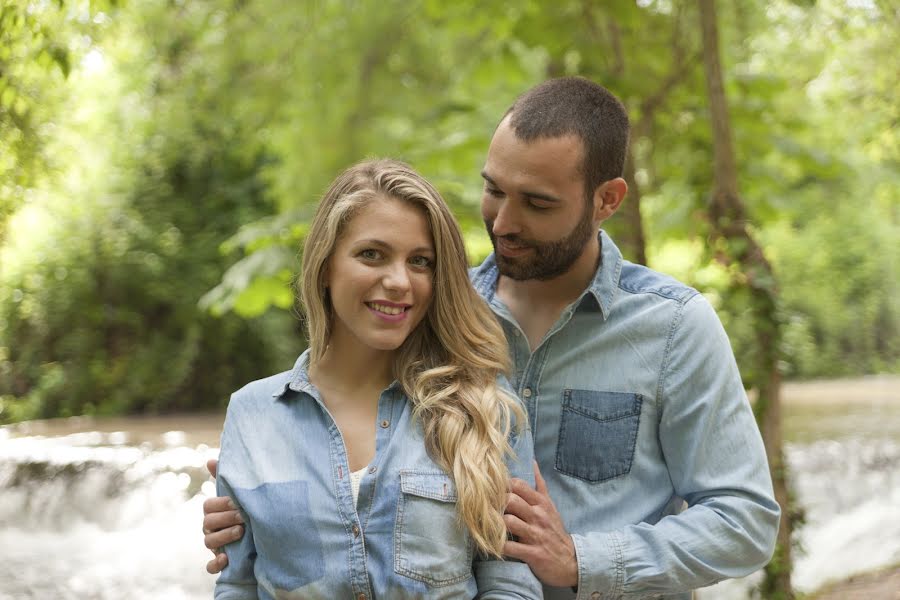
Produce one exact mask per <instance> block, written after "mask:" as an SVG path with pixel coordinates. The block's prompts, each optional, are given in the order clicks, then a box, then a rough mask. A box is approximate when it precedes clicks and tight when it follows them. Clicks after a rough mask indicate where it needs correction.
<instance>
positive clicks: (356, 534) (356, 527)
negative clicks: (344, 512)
mask: <svg viewBox="0 0 900 600" xmlns="http://www.w3.org/2000/svg"><path fill="white" fill-rule="evenodd" d="M350 531H352V532H353V537H359V525H357V524H356V523H354V524H353V527H351V528H350Z"/></svg>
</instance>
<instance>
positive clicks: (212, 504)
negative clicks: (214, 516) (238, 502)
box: [203, 496, 237, 515]
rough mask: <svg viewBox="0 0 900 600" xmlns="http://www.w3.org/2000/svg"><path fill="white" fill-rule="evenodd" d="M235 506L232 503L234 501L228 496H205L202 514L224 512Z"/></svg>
mask: <svg viewBox="0 0 900 600" xmlns="http://www.w3.org/2000/svg"><path fill="white" fill-rule="evenodd" d="M236 508H237V506H235V505H234V502H232V500H231V498H229V497H228V496H216V497H214V498H207V499H206V500H204V501H203V514H204V515H208V514H211V513H219V512H225V511H229V510H234V509H236Z"/></svg>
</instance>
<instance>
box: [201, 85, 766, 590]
mask: <svg viewBox="0 0 900 600" xmlns="http://www.w3.org/2000/svg"><path fill="white" fill-rule="evenodd" d="M627 144H628V119H627V116H626V113H625V109H624V107H623V106H622V104H621V103H620V102H619V101H618V100H617V99H616V98H615V96H613V95H612V94H611V93H609V92H608V91H607V90H605V89H604V88H602V87H601V86H599V85H596V84H594V83H591V82H589V81H587V80H585V79H581V78H563V79H554V80H550V81H547V82H545V83H543V84H541V85H539V86H537V87H535V88H533V89H531V90H529V91H528V92H526V93H525V94H524V95H523V96H521V97H520V98H519V99H518V100H517V101H516V103H515V104H513V106H512V107H511V108H510V109H509V111H507V113H506V115H504V117H503V119H502V120H501V122H500V124H499V125H498V127H497V130H496V131H495V133H494V136H493V139H492V140H491V145H490V149H489V150H488V156H487V161H486V163H485V166H484V170H483V172H482V177H483V178H484V182H485V184H484V196H483V199H482V215H483V216H484V220H485V225H486V227H487V230H488V234H489V235H490V237H491V241H492V242H493V245H494V254H493V255H491V256H489V257H488V258H487V260H485V261H484V263H483V264H482V265H481V266H479V267H477V268H475V269H473V270H472V272H471V278H472V282H473V284H474V285H475V287H476V289H477V290H478V292H479V293H480V294H481V295H482V296H483V297H484V299H485V300H486V301H487V302H488V304H489V305H490V306H491V308H492V309H493V310H494V312H495V314H496V315H497V316H498V318H499V319H500V321H501V323H502V324H503V327H504V330H505V331H506V334H507V338H508V340H509V345H510V352H511V353H512V357H513V362H514V369H515V372H514V373H513V374H512V377H511V380H512V382H513V385H514V386H515V387H516V390H517V392H518V393H519V396H520V397H521V398H522V400H523V402H524V403H525V405H526V407H527V409H528V414H529V418H530V426H531V430H532V433H533V435H534V443H535V456H536V459H537V463H538V466H536V468H535V476H536V481H537V487H536V489H535V488H531V487H530V486H528V485H527V484H525V483H524V482H522V481H520V480H513V482H512V483H511V492H510V495H509V502H508V506H507V514H506V515H505V519H506V523H507V527H508V528H509V531H510V533H511V534H513V535H514V536H515V538H514V541H510V542H508V543H507V545H506V549H505V553H506V555H507V556H509V557H512V558H517V559H521V560H524V561H525V562H527V563H528V565H529V566H530V567H531V568H532V570H533V571H534V573H535V574H536V575H537V576H538V578H540V579H541V581H542V582H543V583H544V593H545V597H547V598H552V599H555V598H573V597H575V598H578V599H579V600H581V599H591V600H601V599H607V600H609V599H612V598H647V597H652V598H672V599H675V598H678V599H681V598H689V597H690V590H693V589H696V588H699V587H704V586H707V585H711V584H713V583H716V582H717V581H721V580H722V579H726V578H731V577H740V576H743V575H746V574H748V573H750V572H752V571H754V570H756V569H758V568H759V567H761V566H762V565H764V564H765V563H766V562H767V561H768V560H769V558H770V557H771V555H772V552H773V549H774V544H775V535H776V532H777V528H778V519H779V515H780V511H779V507H778V505H777V504H776V503H775V501H774V499H773V493H772V486H771V480H770V477H769V472H768V467H767V465H766V458H765V451H764V448H763V445H762V440H761V438H760V435H759V431H758V429H757V427H756V423H755V421H754V418H753V414H752V411H751V410H750V406H749V404H748V402H747V399H746V396H745V394H744V390H743V386H742V384H741V380H740V375H739V373H738V370H737V366H736V364H735V361H734V356H733V354H732V351H731V347H730V345H729V343H728V339H727V337H726V335H725V332H724V330H723V329H722V326H721V324H720V323H719V320H718V318H717V317H716V315H715V313H714V311H713V310H712V308H711V307H710V306H709V304H708V303H707V302H706V300H705V299H704V298H703V296H701V295H700V294H699V293H698V292H697V291H696V290H693V289H691V288H689V287H687V286H684V285H683V284H680V283H678V282H677V281H675V280H673V279H671V278H669V277H666V276H664V275H661V274H659V273H656V272H654V271H651V270H650V269H647V268H645V267H642V266H639V265H634V264H631V263H629V262H627V261H624V260H623V259H622V255H621V253H620V252H619V250H618V249H617V248H616V246H615V244H614V243H613V242H612V240H611V239H610V238H609V237H608V236H607V235H606V234H605V233H604V232H602V231H600V232H599V234H598V229H599V227H600V224H602V222H603V221H605V220H606V219H608V218H609V217H610V216H612V215H613V214H614V213H615V212H616V210H617V209H618V208H619V205H620V203H621V202H622V199H623V198H624V196H625V192H626V191H627V186H626V183H625V181H624V180H623V179H622V177H621V174H622V169H623V165H624V159H625V151H626V147H627ZM226 502H227V499H224V498H217V499H211V500H208V501H207V504H206V505H205V507H204V509H205V511H206V512H207V513H209V514H207V516H206V518H205V520H204V527H205V530H206V531H213V533H210V534H208V535H207V536H206V540H205V541H206V545H207V547H209V548H217V547H220V546H222V545H223V544H225V543H227V542H229V541H231V540H234V539H237V538H238V537H240V535H241V533H242V531H241V529H240V528H239V527H231V528H230V529H227V530H222V531H220V530H221V529H222V528H223V527H228V526H231V525H235V524H236V523H239V521H238V520H237V519H238V518H239V517H238V516H237V514H236V512H235V511H225V512H215V511H222V510H223V509H224V508H225V503H226ZM685 505H686V508H684V507H685ZM223 566H224V560H223V559H222V557H221V556H220V557H217V559H215V560H213V561H211V562H210V564H209V565H208V566H207V569H208V570H209V571H210V572H217V571H219V570H221V569H222V567H223Z"/></svg>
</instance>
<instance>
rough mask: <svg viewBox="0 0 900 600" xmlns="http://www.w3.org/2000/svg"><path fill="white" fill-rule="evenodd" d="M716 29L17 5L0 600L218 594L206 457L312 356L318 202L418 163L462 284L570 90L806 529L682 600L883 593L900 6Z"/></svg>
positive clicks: (893, 518) (631, 7)
mask: <svg viewBox="0 0 900 600" xmlns="http://www.w3.org/2000/svg"><path fill="white" fill-rule="evenodd" d="M711 5H712V2H710V1H709V0H699V1H695V0H638V1H636V2H634V1H629V0H617V1H615V2H603V3H600V2H590V1H588V0H554V1H552V2H550V1H538V0H532V1H523V2H517V3H508V2H499V1H484V0H482V1H479V2H475V1H471V0H458V1H455V2H444V1H438V0H402V1H400V0H379V1H377V2H376V1H374V0H356V1H351V0H309V1H304V2H294V1H287V0H231V1H227V0H220V1H214V0H190V1H188V0H180V1H179V0H159V1H154V2H123V1H113V0H105V1H104V0H97V1H94V0H91V1H88V0H35V1H27V0H0V424H2V425H3V426H2V428H0V600H6V599H12V598H16V599H19V598H49V597H53V598H88V599H107V598H110V599H112V598H122V597H128V598H134V599H138V600H142V599H151V598H166V599H180V598H184V599H191V600H193V599H195V598H206V597H209V596H210V594H211V590H212V585H213V581H214V578H213V577H211V576H209V575H207V574H206V573H205V571H204V564H205V562H206V560H207V559H208V558H209V557H211V555H208V553H207V551H206V550H205V549H204V548H203V546H202V540H201V533H200V525H201V523H200V520H201V517H200V513H201V508H200V507H201V504H202V500H203V498H204V495H205V494H208V493H210V492H211V485H210V484H209V483H208V481H207V479H208V476H207V475H206V474H205V468H204V463H205V460H206V458H207V457H210V456H215V454H216V447H217V445H218V435H219V432H220V428H221V423H222V418H223V416H224V407H225V405H226V403H227V401H228V397H229V395H230V393H231V392H232V391H233V390H235V389H237V388H239V387H240V386H242V385H243V384H244V383H246V382H247V381H250V380H252V379H257V378H260V377H262V376H265V375H268V374H271V373H275V372H278V371H282V370H285V369H288V368H290V366H291V365H292V364H293V361H294V359H295V357H296V356H297V354H299V352H301V351H302V349H303V348H304V338H303V333H302V329H301V328H300V324H299V321H298V319H297V317H296V310H295V307H294V294H293V291H292V281H293V278H294V277H296V275H297V270H298V265H299V260H298V252H299V248H300V244H301V243H302V240H303V236H304V233H305V231H306V227H307V224H308V221H309V218H310V216H311V212H312V210H313V208H314V206H315V204H316V202H317V200H318V198H319V195H320V194H321V193H322V192H323V191H324V189H325V188H326V186H327V184H328V183H329V182H330V181H331V180H332V179H333V178H334V176H335V175H336V174H337V173H338V172H339V171H340V170H341V169H343V168H344V167H346V166H348V165H349V164H351V163H353V162H356V161H357V160H359V159H361V158H364V157H367V156H390V157H397V158H401V159H404V160H406V161H408V162H410V163H411V164H412V165H413V166H414V167H416V168H417V169H418V170H419V171H421V172H422V173H423V174H424V175H426V176H427V177H428V178H430V179H431V180H432V181H433V182H434V183H435V184H436V186H437V187H438V189H439V190H440V191H441V192H442V193H443V194H444V196H445V198H446V199H447V200H448V201H449V202H450V204H451V206H452V207H453V208H454V211H455V214H456V215H457V217H458V218H459V220H460V222H461V223H462V226H463V229H464V231H465V234H466V242H467V246H468V249H469V252H470V259H471V261H472V262H473V264H474V263H476V262H477V261H480V260H481V259H482V258H483V257H484V256H485V255H486V254H487V253H488V252H489V250H490V243H489V241H488V240H487V237H486V235H485V234H484V231H483V224H482V223H481V220H480V214H479V210H478V205H479V201H480V196H481V179H480V176H479V172H480V170H481V167H482V164H483V160H484V157H485V153H486V150H487V145H488V142H489V140H490V136H491V134H492V132H493V128H494V126H495V125H496V123H497V121H498V120H499V118H500V116H501V115H502V113H503V111H505V109H506V108H507V107H508V106H509V105H510V104H511V103H512V101H513V100H514V99H515V97H516V96H517V95H518V94H520V93H521V92H523V91H525V90H526V89H527V88H528V87H530V86H532V85H534V84H536V83H538V82H540V81H542V80H543V79H545V78H547V77H552V76H560V75H582V76H585V77H588V78H591V79H593V80H595V81H597V82H600V83H602V84H603V85H605V86H607V87H608V88H610V89H611V90H612V91H613V92H614V93H616V94H617V95H618V96H619V97H620V98H621V99H622V100H623V102H624V103H625V104H626V106H627V108H628V110H629V112H630V115H631V118H632V123H633V136H632V144H631V148H630V152H629V157H628V164H627V167H626V178H627V179H628V182H629V187H630V190H629V194H628V197H627V199H626V202H625V204H624V205H623V208H622V209H621V210H620V211H619V214H618V215H617V216H615V217H614V218H613V219H612V220H610V221H609V222H607V224H605V228H607V229H608V230H609V231H610V233H611V235H612V237H613V239H615V240H616V241H617V243H618V244H619V246H620V247H621V248H622V249H623V251H624V253H625V254H626V257H627V258H629V259H631V260H633V261H636V262H642V263H646V264H648V265H649V266H650V267H652V268H654V269H657V270H660V271H663V272H666V273H669V274H671V275H673V276H675V277H677V278H679V279H681V280H682V281H685V282H686V283H689V284H690V285H693V286H695V287H696V288H698V289H699V290H701V291H702V292H703V293H704V294H705V295H706V296H707V297H708V298H709V299H710V301H711V302H712V303H713V304H714V306H716V308H717V310H718V312H719V314H720V316H721V318H722V321H723V323H724V324H725V327H726V329H727V330H728V333H729V335H730V337H731V341H732V344H733V347H734V349H735V353H736V355H737V358H738V362H739V364H740V366H741V370H742V375H743V376H744V381H745V384H746V385H747V387H748V391H749V394H750V396H751V398H754V399H755V409H756V410H757V416H758V419H759V422H760V425H761V428H762V430H763V433H764V436H765V438H766V444H767V448H768V450H769V453H770V456H769V458H770V461H771V463H772V465H773V473H774V475H775V480H776V486H777V487H778V488H779V490H780V491H779V494H780V499H781V500H782V502H783V503H787V504H788V505H789V510H787V511H786V520H785V522H784V523H783V524H782V529H783V530H784V531H786V532H787V538H784V539H783V540H782V544H781V546H780V547H779V552H778V553H777V554H776V557H775V559H774V560H773V563H772V564H771V565H770V567H769V568H768V569H767V571H766V572H765V573H759V574H756V575H754V576H752V577H750V578H748V579H747V580H742V581H738V582H729V583H726V584H720V585H718V586H715V587H713V588H710V589H707V590H704V591H703V592H701V593H699V594H698V596H699V597H700V598H703V599H711V598H734V599H739V598H749V597H751V595H755V596H756V597H760V596H761V597H764V598H773V599H775V598H784V599H786V598H790V597H793V596H795V595H796V594H803V593H806V594H812V593H813V592H816V591H817V590H818V593H819V594H820V595H818V596H816V597H818V598H832V597H834V598H853V597H856V596H852V595H849V594H850V592H848V591H847V590H848V589H850V588H853V589H856V590H857V591H858V590H860V589H863V588H862V587H861V586H863V585H869V586H870V587H868V588H865V589H866V590H868V591H865V592H861V593H864V594H867V595H861V596H859V597H860V598H863V597H864V598H891V599H894V598H897V596H896V595H895V594H896V592H895V590H896V589H898V587H900V569H898V567H897V566H896V565H898V564H900V514H898V511H897V510H896V507H897V506H900V481H898V475H897V474H898V473H900V470H898V466H900V375H898V373H900V335H898V334H900V301H898V294H900V289H898V287H900V277H898V271H900V267H898V265H900V243H898V241H897V240H898V239H900V168H898V167H900V108H898V106H900V104H898V102H897V98H898V97H900V77H898V70H897V57H898V36H897V32H898V31H900V4H898V2H896V0H772V1H769V2H755V3H750V2H738V3H719V5H718V7H717V8H718V10H717V13H715V14H714V13H712V12H711V8H710V7H711ZM711 40H712V41H715V42H717V46H716V45H715V44H713V43H711ZM715 65H718V66H719V70H718V73H719V77H720V78H721V82H722V83H723V86H721V87H720V88H718V91H717V89H716V86H715V85H710V84H711V82H713V81H714V80H715V73H716V70H715V69H714V68H713V67H714V66H715ZM716 107H719V108H720V109H722V108H724V110H725V114H727V115H728V116H729V117H730V130H729V131H725V135H724V137H723V136H722V135H717V134H721V133H722V131H723V130H722V129H721V123H719V124H718V127H719V128H718V129H716V128H715V127H714V125H716V122H715V121H714V120H713V119H711V118H710V114H711V113H710V111H711V109H712V110H715V109H716ZM728 152H731V153H732V154H733V155H734V161H733V162H734V164H735V165H736V169H735V170H734V171H733V172H732V173H729V172H728V169H727V165H726V164H725V163H723V162H722V161H721V160H720V159H721V157H722V156H725V155H726V154H727V153H728ZM726 162H727V161H726ZM722 165H725V166H724V167H723V166H722ZM723 190H725V191H728V190H732V191H734V192H736V194H731V195H730V196H729V199H728V202H726V204H727V206H724V208H723V205H722V202H721V201H720V200H721V198H722V195H721V192H722V191H723ZM873 572H874V574H872V573H873ZM861 573H866V575H863V576H861V578H860V576H859V574H861ZM851 576H858V577H857V579H856V580H854V581H852V582H850V583H846V582H845V583H844V584H840V583H834V582H840V581H841V580H845V579H846V578H848V577H851ZM834 585H839V586H840V585H843V586H844V587H843V588H840V587H838V588H832V589H831V591H830V592H829V590H828V586H834ZM823 586H824V587H825V589H824V590H823V589H822V588H823ZM847 586H849V587H847ZM854 586H856V587H854ZM871 586H874V587H871ZM878 586H880V587H878ZM892 590H893V591H892ZM829 593H830V594H832V595H827V594H829ZM854 593H855V592H854ZM891 594H894V595H891Z"/></svg>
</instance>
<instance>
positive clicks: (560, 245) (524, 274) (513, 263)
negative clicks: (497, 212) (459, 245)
mask: <svg viewBox="0 0 900 600" xmlns="http://www.w3.org/2000/svg"><path fill="white" fill-rule="evenodd" d="M591 212H592V211H591V206H590V204H587V205H586V206H585V211H584V213H582V215H581V219H580V220H579V221H578V223H577V224H576V225H575V228H574V229H572V231H571V232H570V233H569V234H568V235H567V236H565V237H564V238H562V239H561V240H556V241H554V242H535V241H532V240H526V239H523V238H520V237H519V236H515V235H505V236H502V238H503V239H504V240H508V241H510V242H512V243H514V244H515V245H516V246H519V247H527V248H531V249H532V252H531V255H530V256H528V255H526V256H524V257H521V258H509V257H506V256H503V255H502V254H500V253H499V252H497V237H496V236H495V235H494V233H493V229H494V227H493V226H494V222H493V221H488V220H487V219H485V221H484V225H485V227H486V228H487V232H488V236H490V238H491V244H493V246H494V258H495V259H496V261H497V267H498V268H499V269H500V274H501V275H503V276H504V277H509V278H510V279H515V280H517V281H525V280H528V279H537V280H540V281H546V280H548V279H553V278H555V277H559V276H560V275H562V274H563V273H565V272H566V271H568V270H569V269H570V268H571V267H572V265H573V264H575V261H576V260H578V257H579V256H581V253H582V252H584V247H585V245H586V244H587V243H588V241H590V239H591V238H592V237H595V236H596V235H597V231H596V229H594V226H593V220H592V218H591V216H592V215H591Z"/></svg>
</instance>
